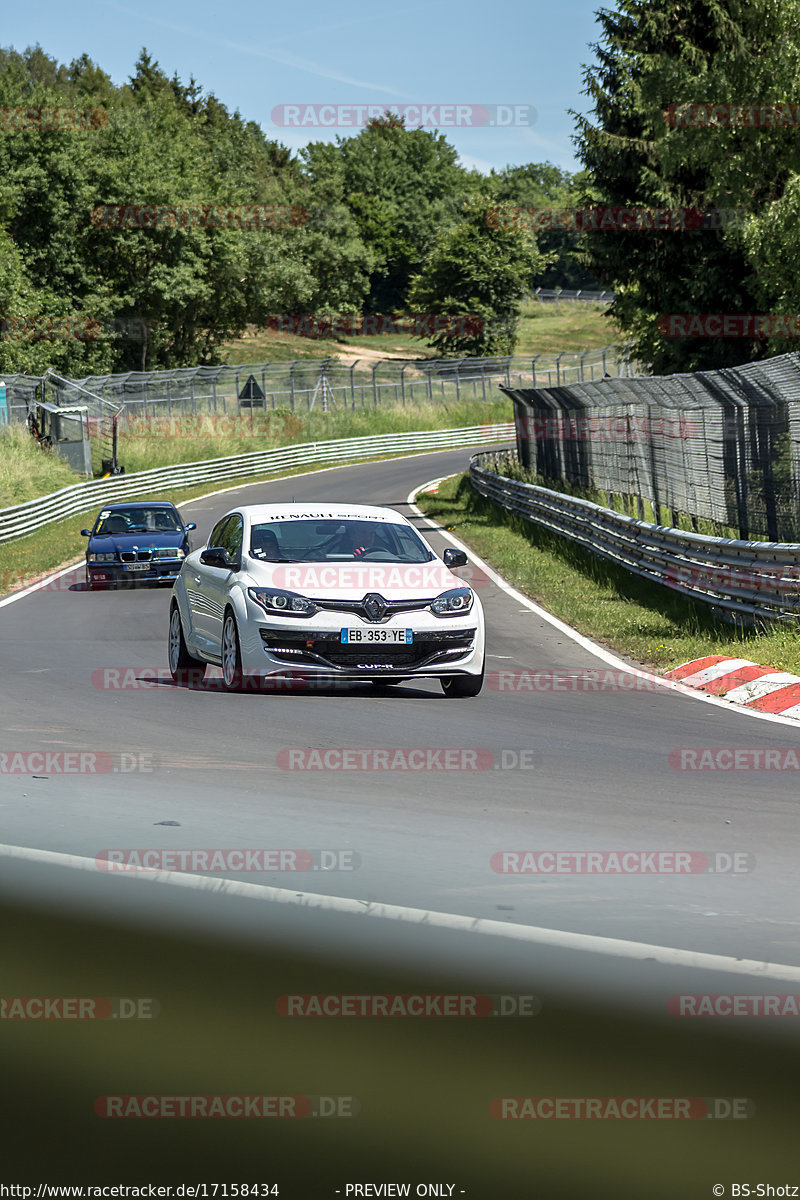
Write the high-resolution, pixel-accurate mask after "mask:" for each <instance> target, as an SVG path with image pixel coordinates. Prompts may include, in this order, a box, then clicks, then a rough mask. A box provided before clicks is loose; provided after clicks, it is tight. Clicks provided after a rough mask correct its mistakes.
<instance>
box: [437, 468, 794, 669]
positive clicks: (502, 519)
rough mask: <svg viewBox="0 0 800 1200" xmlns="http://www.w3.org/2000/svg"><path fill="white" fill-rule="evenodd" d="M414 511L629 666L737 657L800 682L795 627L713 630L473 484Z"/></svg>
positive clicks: (455, 483)
mask: <svg viewBox="0 0 800 1200" xmlns="http://www.w3.org/2000/svg"><path fill="white" fill-rule="evenodd" d="M417 503H418V504H419V507H420V508H421V509H423V511H424V512H426V513H427V514H428V515H429V516H431V517H433V518H434V519H435V520H437V521H439V523H440V524H442V525H444V526H445V527H446V528H447V529H449V530H451V531H452V532H453V533H454V534H455V535H456V536H457V537H459V538H462V539H463V540H464V541H465V542H467V543H468V544H469V545H470V546H472V547H473V548H474V549H475V551H476V553H478V554H479V555H480V556H481V557H482V558H485V559H486V561H487V562H489V563H491V564H492V566H493V567H495V568H496V569H497V570H498V571H499V572H500V573H501V574H502V575H503V576H504V577H505V578H506V579H508V580H509V582H511V583H512V584H513V585H514V586H515V587H517V588H519V589H520V591H522V592H525V594H526V595H528V596H531V597H532V598H533V599H534V600H537V601H539V602H540V603H541V604H542V605H543V607H545V608H546V609H547V610H548V612H551V613H553V614H554V615H555V616H557V617H560V618H561V619H562V620H563V621H566V622H567V623H568V624H569V625H572V626H573V627H574V628H575V629H577V630H578V631H579V632H580V633H583V634H586V635H587V636H589V637H592V638H595V639H596V640H597V641H599V642H602V643H603V644H605V645H607V646H609V647H611V648H612V649H613V650H616V651H617V652H618V653H620V654H622V655H624V656H625V657H626V658H629V659H632V660H634V661H635V662H639V663H643V664H645V665H646V666H649V667H654V668H656V669H658V670H662V671H663V670H669V668H670V667H675V666H677V665H678V664H679V663H682V662H688V661H689V660H691V659H694V658H701V657H702V656H703V655H706V654H730V655H732V656H734V657H737V658H748V659H751V660H752V661H753V662H758V663H764V664H765V665H767V666H772V667H774V668H775V669H776V670H782V671H791V672H792V673H794V674H797V675H800V639H799V638H798V630H797V628H796V627H794V626H772V625H770V626H768V627H767V628H766V629H765V630H764V631H763V632H761V631H758V632H754V631H752V630H746V631H744V630H739V629H736V628H734V627H733V626H731V625H728V624H726V623H725V622H724V621H719V620H716V619H715V618H714V617H713V616H712V615H711V614H710V613H709V611H708V609H707V608H706V607H705V605H702V604H697V603H694V602H693V601H691V600H687V599H686V598H684V597H683V596H680V595H679V594H678V593H676V592H672V591H670V589H669V588H666V587H660V586H659V585H658V584H652V583H648V582H646V581H645V580H643V579H639V578H638V576H636V575H632V574H630V573H629V572H627V571H624V570H623V569H622V568H621V567H616V566H614V565H613V564H612V563H605V562H603V560H602V559H599V558H595V557H594V556H593V555H591V554H589V553H588V552H587V551H585V550H583V549H581V547H579V546H575V545H572V544H571V543H570V542H568V541H566V540H565V539H562V538H559V537H557V536H556V535H555V534H551V533H549V532H548V531H547V530H544V529H541V528H539V527H538V526H536V525H534V524H532V523H530V522H528V521H524V520H523V519H522V518H521V517H518V516H516V515H514V514H512V513H508V512H506V511H505V510H504V509H502V508H500V507H498V506H497V505H495V504H492V503H491V502H490V501H488V500H486V499H484V498H483V497H482V496H480V495H478V494H477V493H476V492H473V490H472V488H471V487H470V485H469V477H468V476H466V475H464V476H456V477H454V478H453V479H449V480H446V481H445V482H444V483H443V484H442V485H441V486H440V489H439V492H438V493H437V494H435V495H421V496H419V497H418V499H417Z"/></svg>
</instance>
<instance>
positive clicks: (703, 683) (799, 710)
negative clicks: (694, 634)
mask: <svg viewBox="0 0 800 1200" xmlns="http://www.w3.org/2000/svg"><path fill="white" fill-rule="evenodd" d="M664 675H665V678H667V679H674V680H676V681H678V680H679V681H680V682H681V683H682V684H684V685H686V686H687V687H693V688H699V689H700V690H701V691H703V692H708V693H709V694H710V695H712V696H721V697H724V699H726V700H730V701H731V703H733V704H743V705H745V707H746V708H750V709H757V710H758V711H759V712H764V713H780V715H781V716H783V717H795V718H798V719H800V675H790V674H789V673H788V672H787V671H774V670H773V669H772V667H763V666H759V664H758V663H754V662H750V660H749V659H747V658H729V657H728V656H727V655H725V654H708V655H706V657H705V658H695V659H693V660H692V661H691V662H687V663H683V664H682V665H681V666H680V667H675V669H674V670H672V671H665V672H664Z"/></svg>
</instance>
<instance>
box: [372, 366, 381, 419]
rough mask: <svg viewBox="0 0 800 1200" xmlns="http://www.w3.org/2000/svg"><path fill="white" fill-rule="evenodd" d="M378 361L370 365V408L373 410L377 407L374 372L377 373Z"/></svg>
mask: <svg viewBox="0 0 800 1200" xmlns="http://www.w3.org/2000/svg"><path fill="white" fill-rule="evenodd" d="M380 361H381V360H380V359H377V360H376V361H375V362H374V363H373V364H372V407H373V408H377V407H378V388H377V384H376V382H375V372H376V371H377V369H378V367H379V365H380Z"/></svg>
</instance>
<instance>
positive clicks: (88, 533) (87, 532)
mask: <svg viewBox="0 0 800 1200" xmlns="http://www.w3.org/2000/svg"><path fill="white" fill-rule="evenodd" d="M91 536H92V533H91V530H90V529H82V530H81V537H91Z"/></svg>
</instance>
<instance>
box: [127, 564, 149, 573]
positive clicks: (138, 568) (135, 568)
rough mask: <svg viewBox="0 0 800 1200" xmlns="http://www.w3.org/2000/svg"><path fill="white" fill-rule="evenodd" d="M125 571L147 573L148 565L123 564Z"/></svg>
mask: <svg viewBox="0 0 800 1200" xmlns="http://www.w3.org/2000/svg"><path fill="white" fill-rule="evenodd" d="M123 566H124V567H125V570H126V571H149V570H150V563H123Z"/></svg>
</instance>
